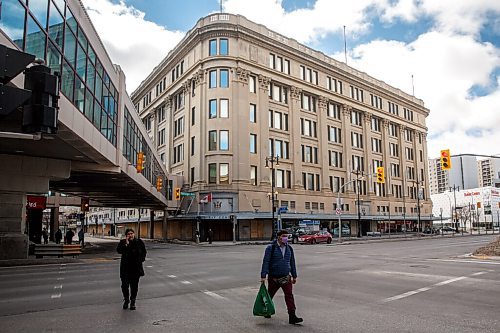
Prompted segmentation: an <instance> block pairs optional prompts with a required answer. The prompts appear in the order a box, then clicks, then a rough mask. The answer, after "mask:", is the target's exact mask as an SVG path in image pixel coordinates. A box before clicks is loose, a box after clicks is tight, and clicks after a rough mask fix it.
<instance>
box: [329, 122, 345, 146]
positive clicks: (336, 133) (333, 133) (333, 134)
mask: <svg viewBox="0 0 500 333" xmlns="http://www.w3.org/2000/svg"><path fill="white" fill-rule="evenodd" d="M328 141H329V142H334V143H342V129H341V128H337V127H334V126H328Z"/></svg>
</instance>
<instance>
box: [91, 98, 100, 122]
mask: <svg viewBox="0 0 500 333" xmlns="http://www.w3.org/2000/svg"><path fill="white" fill-rule="evenodd" d="M101 113H102V110H101V105H99V103H97V101H94V117H93V120H92V123H93V124H94V126H95V127H96V128H101Z"/></svg>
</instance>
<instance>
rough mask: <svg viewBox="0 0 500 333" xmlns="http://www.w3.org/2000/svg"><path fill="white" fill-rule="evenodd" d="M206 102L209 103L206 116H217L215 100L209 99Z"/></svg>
mask: <svg viewBox="0 0 500 333" xmlns="http://www.w3.org/2000/svg"><path fill="white" fill-rule="evenodd" d="M208 103H209V110H208V112H209V113H208V118H210V119H213V118H217V100H216V99H211V100H210V101H208Z"/></svg>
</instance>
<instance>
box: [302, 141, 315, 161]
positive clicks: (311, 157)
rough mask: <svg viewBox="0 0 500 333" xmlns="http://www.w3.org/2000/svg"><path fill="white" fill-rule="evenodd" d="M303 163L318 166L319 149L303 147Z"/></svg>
mask: <svg viewBox="0 0 500 333" xmlns="http://www.w3.org/2000/svg"><path fill="white" fill-rule="evenodd" d="M301 147H302V162H305V163H314V164H318V148H316V147H311V146H306V145H302V146H301Z"/></svg>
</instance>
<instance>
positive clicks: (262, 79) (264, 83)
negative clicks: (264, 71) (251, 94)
mask: <svg viewBox="0 0 500 333" xmlns="http://www.w3.org/2000/svg"><path fill="white" fill-rule="evenodd" d="M269 83H271V78H270V77H267V76H264V75H259V88H260V89H262V90H267V89H268V88H269Z"/></svg>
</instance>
